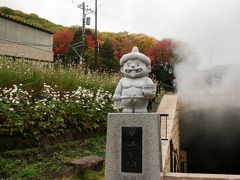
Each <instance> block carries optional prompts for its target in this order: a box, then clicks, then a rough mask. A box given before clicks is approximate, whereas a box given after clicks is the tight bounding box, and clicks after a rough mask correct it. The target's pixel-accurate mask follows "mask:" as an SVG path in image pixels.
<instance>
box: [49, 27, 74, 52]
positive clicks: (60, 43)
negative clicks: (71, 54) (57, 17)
mask: <svg viewBox="0 0 240 180" xmlns="http://www.w3.org/2000/svg"><path fill="white" fill-rule="evenodd" d="M73 37H74V34H73V32H72V31H71V30H69V29H65V30H64V31H61V32H57V33H55V34H54V35H53V51H54V53H55V54H67V53H68V51H69V48H68V45H69V44H70V43H71V42H72V40H73Z"/></svg>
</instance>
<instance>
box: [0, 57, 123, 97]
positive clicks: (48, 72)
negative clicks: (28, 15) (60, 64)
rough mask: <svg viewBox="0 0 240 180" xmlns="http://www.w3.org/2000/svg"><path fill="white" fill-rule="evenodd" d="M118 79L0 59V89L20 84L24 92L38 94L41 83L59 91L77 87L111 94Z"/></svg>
mask: <svg viewBox="0 0 240 180" xmlns="http://www.w3.org/2000/svg"><path fill="white" fill-rule="evenodd" d="M118 80H119V77H118V76H116V75H115V74H104V73H97V72H92V73H89V74H85V73H84V69H82V68H78V69H56V70H53V69H50V68H45V69H44V68H40V67H38V66H31V65H29V64H25V63H24V61H23V62H14V61H10V59H9V58H7V57H0V88H5V87H8V88H9V87H12V86H13V84H16V85H19V84H22V85H23V88H24V89H25V90H34V92H39V91H41V89H42V88H43V83H46V84H49V85H53V86H56V87H58V90H60V91H72V90H75V89H76V88H77V87H78V86H82V87H85V88H88V89H99V88H100V87H102V88H103V89H105V90H107V91H109V92H113V91H114V89H115V87H116V84H117V82H118Z"/></svg>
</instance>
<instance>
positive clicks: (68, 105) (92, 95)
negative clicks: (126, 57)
mask: <svg viewBox="0 0 240 180" xmlns="http://www.w3.org/2000/svg"><path fill="white" fill-rule="evenodd" d="M55 89H57V86H54V87H51V86H50V85H47V84H45V83H44V86H43V89H42V93H41V96H39V97H33V96H32V95H31V93H32V92H31V93H30V92H27V91H25V90H23V89H22V85H21V84H20V85H19V86H17V85H13V87H11V88H4V89H1V88H0V107H1V108H0V134H1V135H20V136H23V137H27V138H35V139H40V138H41V137H42V136H43V135H45V134H47V135H50V136H53V137H54V136H57V135H60V134H61V133H63V132H64V130H65V129H66V128H71V129H76V130H78V131H79V132H85V131H91V130H94V129H97V128H99V127H105V125H106V117H107V113H108V112H113V107H112V100H111V98H112V94H111V93H110V92H108V91H105V90H104V89H102V88H99V89H97V90H90V89H86V88H84V87H81V86H79V87H78V88H77V89H76V90H74V91H64V92H60V91H58V90H55Z"/></svg>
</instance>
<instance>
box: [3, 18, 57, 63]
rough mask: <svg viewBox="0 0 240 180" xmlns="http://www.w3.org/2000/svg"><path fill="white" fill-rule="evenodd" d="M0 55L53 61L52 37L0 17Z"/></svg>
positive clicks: (49, 34)
mask: <svg viewBox="0 0 240 180" xmlns="http://www.w3.org/2000/svg"><path fill="white" fill-rule="evenodd" d="M0 27H1V28H0V55H7V56H15V57H23V58H28V59H38V60H43V61H53V52H52V48H53V35H52V34H51V33H48V32H44V31H41V30H39V29H35V28H33V27H28V26H26V25H23V24H19V23H16V22H12V21H10V20H7V19H4V18H1V17H0Z"/></svg>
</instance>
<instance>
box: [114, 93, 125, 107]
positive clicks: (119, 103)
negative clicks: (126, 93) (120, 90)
mask: <svg viewBox="0 0 240 180" xmlns="http://www.w3.org/2000/svg"><path fill="white" fill-rule="evenodd" d="M113 105H114V108H116V109H121V108H122V107H123V106H122V101H121V97H120V96H119V95H115V94H114V95H113Z"/></svg>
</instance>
